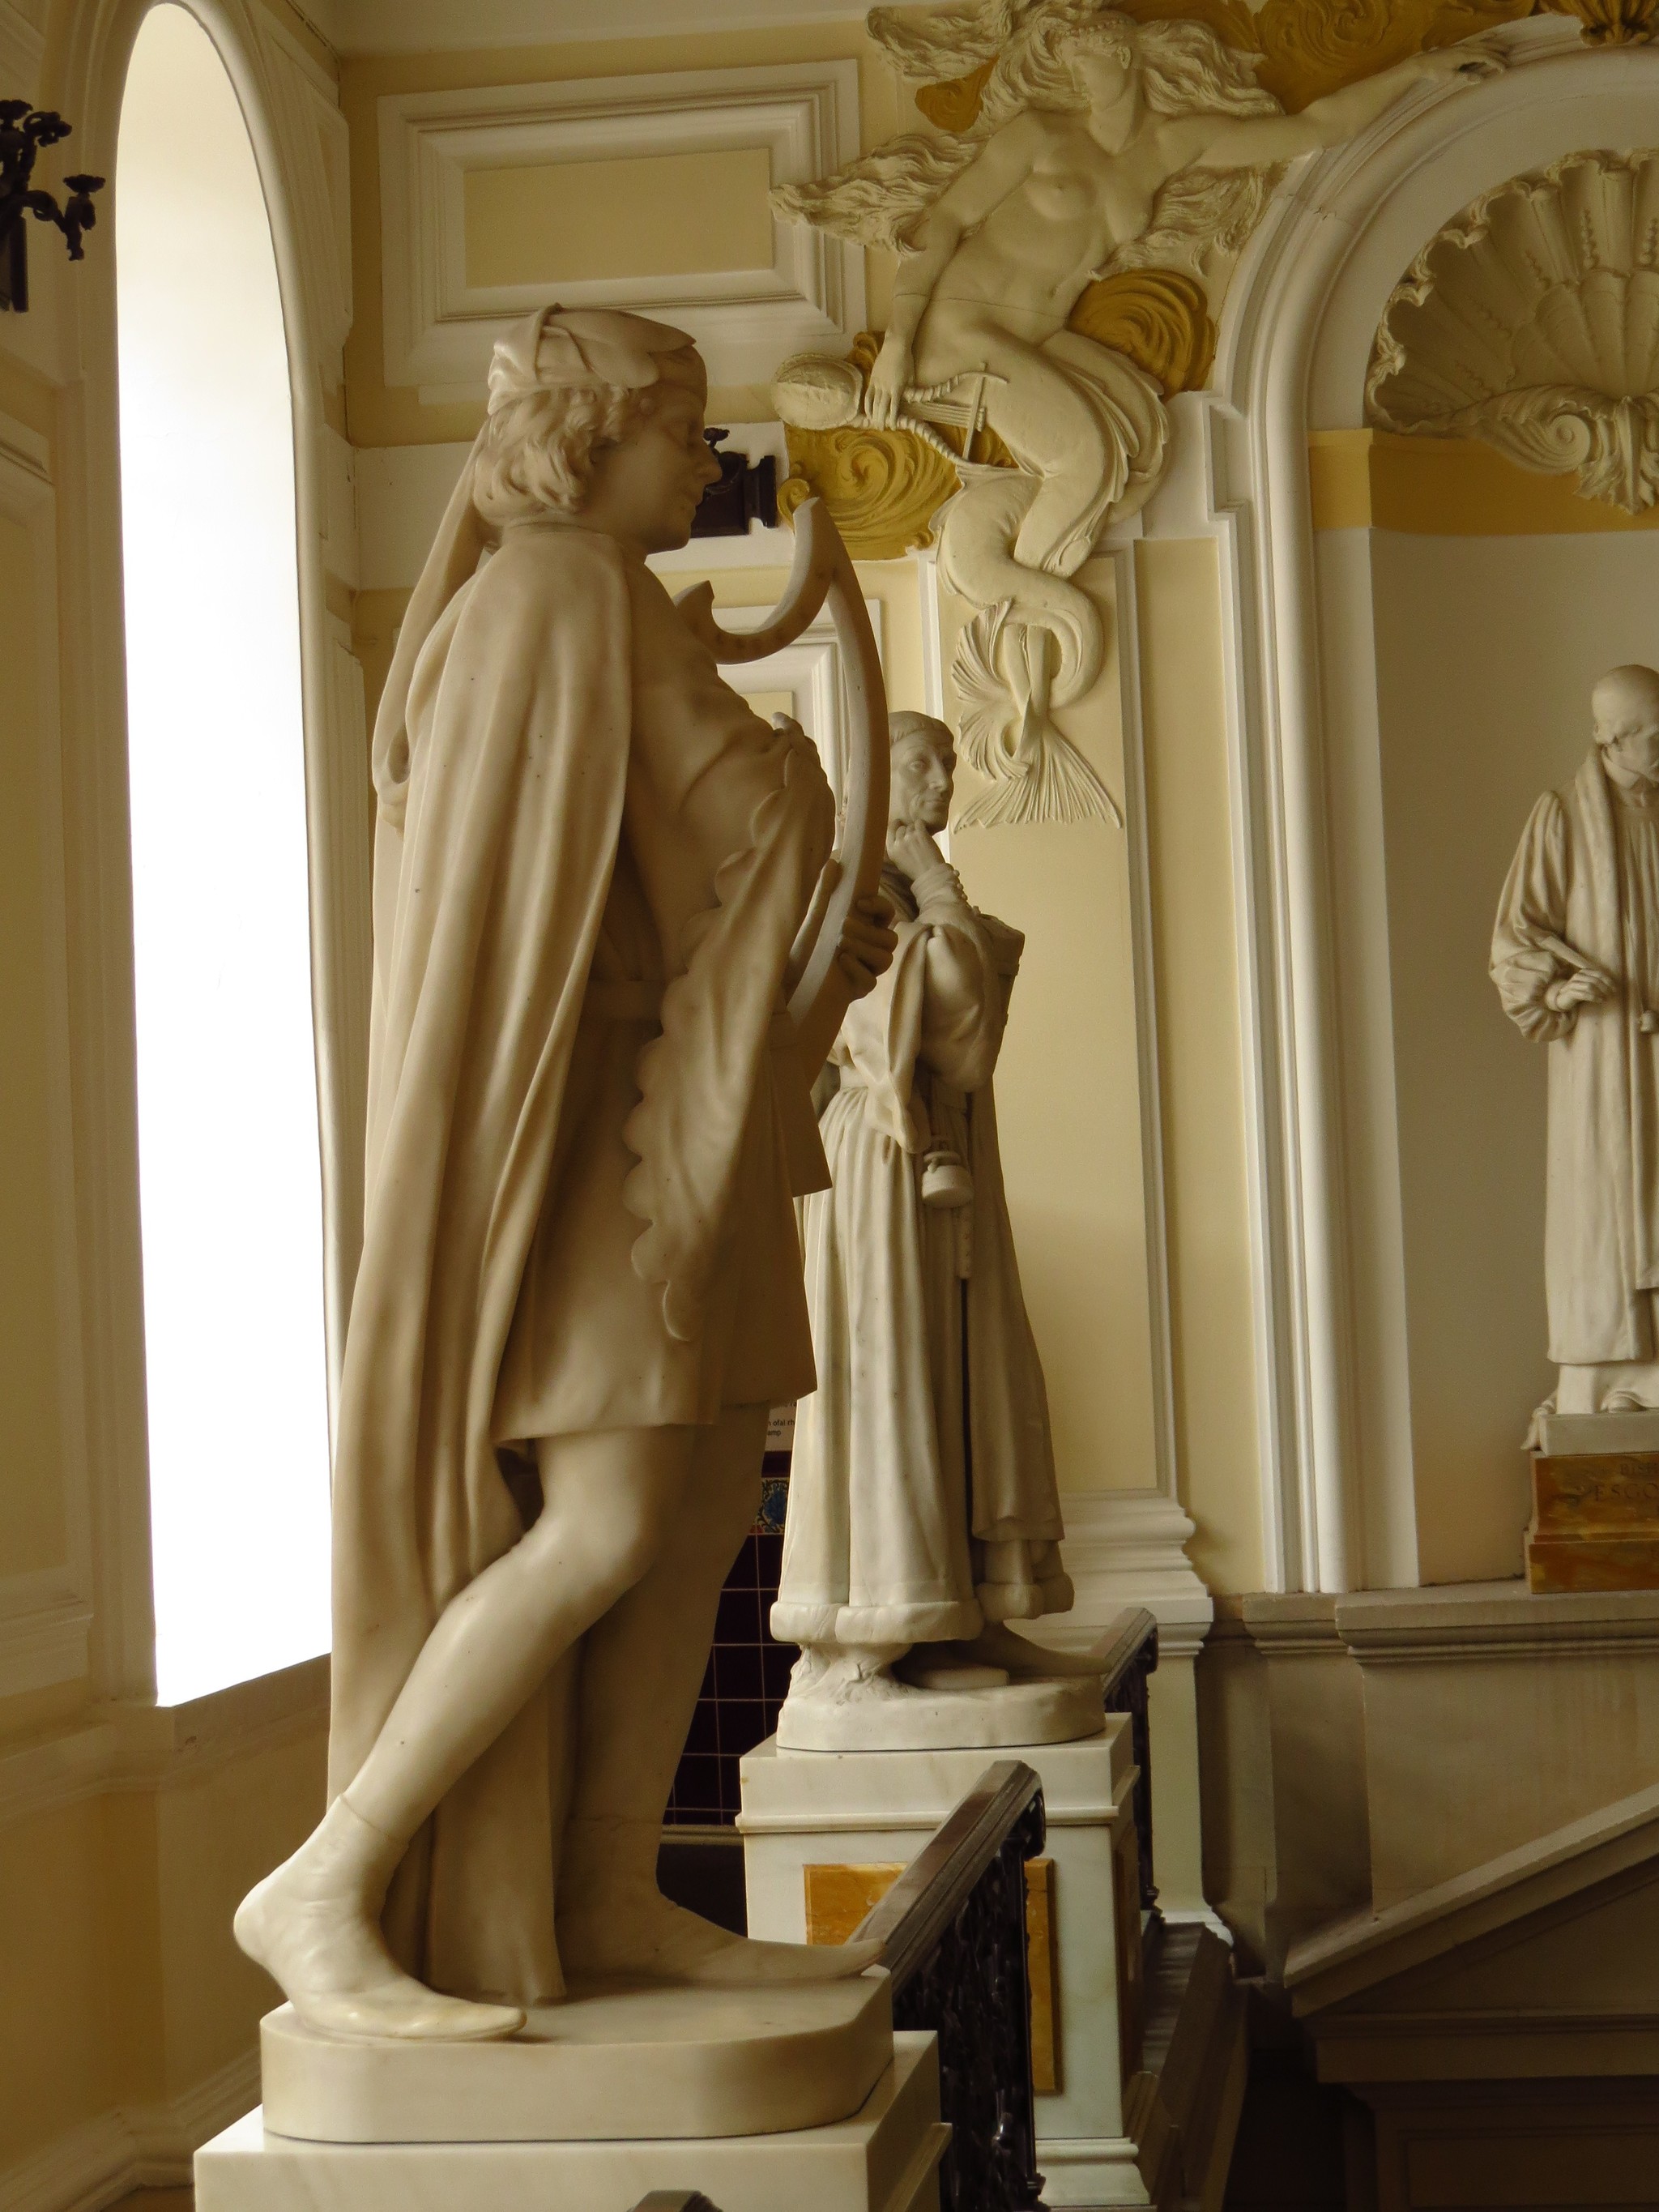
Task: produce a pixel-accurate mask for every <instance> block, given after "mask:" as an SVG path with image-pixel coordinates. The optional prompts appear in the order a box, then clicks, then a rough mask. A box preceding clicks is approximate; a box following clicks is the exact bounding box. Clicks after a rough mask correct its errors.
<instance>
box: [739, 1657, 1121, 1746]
mask: <svg viewBox="0 0 1659 2212" xmlns="http://www.w3.org/2000/svg"><path fill="white" fill-rule="evenodd" d="M1102 1680H1103V1678H1102V1677H1101V1676H1100V1675H1098V1674H1073V1675H1068V1676H1066V1677H1063V1678H1060V1679H1043V1680H1037V1681H1024V1682H1008V1683H1005V1684H1004V1685H1003V1686H1001V1687H1000V1688H999V1689H993V1690H925V1689H912V1688H910V1687H909V1686H907V1685H904V1684H902V1683H895V1682H891V1681H887V1680H884V1681H883V1683H882V1684H881V1686H880V1687H879V1688H878V1690H876V1691H875V1692H873V1693H872V1692H871V1691H870V1690H869V1689H868V1688H867V1687H865V1686H860V1689H859V1690H857V1691H855V1692H853V1693H852V1694H850V1695H848V1694H844V1693H843V1694H840V1695H834V1694H832V1695H827V1696H820V1697H814V1696H813V1695H812V1694H811V1692H808V1693H807V1694H806V1695H805V1697H799V1696H795V1695H793V1694H792V1695H791V1696H789V1697H787V1698H786V1699H784V1702H783V1705H782V1709H781V1711H780V1712H779V1714H778V1733H777V1743H778V1748H779V1750H780V1751H978V1750H984V1751H1004V1750H1014V1749H1017V1748H1018V1747H1019V1746H1020V1745H1021V1744H1033V1743H1073V1742H1075V1741H1078V1739H1079V1737H1083V1736H1091V1735H1099V1734H1100V1731H1101V1729H1103V1727H1104V1726H1105V1725H1106V1716H1105V1713H1104V1711H1103V1710H1102V1702H1101V1700H1102V1688H1101V1685H1102Z"/></svg>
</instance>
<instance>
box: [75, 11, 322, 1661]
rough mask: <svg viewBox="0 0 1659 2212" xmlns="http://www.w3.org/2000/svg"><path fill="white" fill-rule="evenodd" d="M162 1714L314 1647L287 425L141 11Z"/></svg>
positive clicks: (182, 45) (129, 551)
mask: <svg viewBox="0 0 1659 2212" xmlns="http://www.w3.org/2000/svg"><path fill="white" fill-rule="evenodd" d="M115 187H116V193H115V197H116V234H115V244H116V252H117V263H118V291H117V301H118V329H119V343H120V391H121V417H120V427H121V503H122V516H123V531H124V550H125V584H126V644H127V727H128V755H129V773H130V777H131V808H132V878H133V935H134V945H135V958H136V966H137V1023H138V1152H139V1196H140V1203H141V1209H142V1215H143V1266H144V1334H145V1352H146V1374H147V1387H148V1395H149V1480H150V1516H151V1535H152V1542H153V1547H154V1559H155V1638H156V1674H157V1690H158V1694H159V1696H160V1698H161V1702H162V1703H164V1704H177V1703H179V1702H181V1701H183V1700H185V1699H190V1698H193V1697H199V1696H201V1695H203V1694H204V1693H205V1692H208V1691H210V1690H214V1689H218V1688H221V1687H222V1686H224V1685H225V1684H227V1683H229V1682H235V1681H240V1680H246V1678H248V1677H249V1676H252V1675H255V1674H266V1673H269V1672H270V1671H271V1670H273V1669H274V1668H279V1667H286V1666H289V1665H291V1664H292V1663H293V1662H295V1661H296V1660H299V1659H302V1658H305V1657H307V1656H310V1655H311V1654H312V1653H313V1652H317V1651H321V1650H326V1649H327V1646H328V1640H329V1635H328V1471H329V1470H328V1407H327V1379H326V1378H327V1366H326V1355H325V1343H324V1333H323V1249H322V1246H323V1218H322V1184H321V1170H320V1164H319V1135H318V1105H317V1077H316V1057H315V1041H314V1036H313V1026H312V1006H311V925H310V916H309V904H308V896H307V845H306V797H305V752H304V732H303V724H302V717H301V690H300V602H299V577H298V569H297V560H296V550H295V544H296V538H295V489H294V409H293V394H292V391H291V389H290V386H289V363H288V351H287V346H286V342H285V338H284V334H283V306H282V299H281V295H280V293H279V291H278V289H277V279H276V253H275V250H274V247H273V245H272V240H271V232H270V220H269V218H268V216H267V215H266V211H265V204H264V196H263V194H262V192H261V190H260V185H259V178H258V170H257V168H256V167H255V163H254V156H253V148H252V143H251V142H250V139H249V137H248V132H247V126H246V124H245V123H244V121H243V119H242V114H241V110H240V106H239V105H238V103H237V99H236V94H235V92H234V88H233V87H232V85H231V82H230V79H229V77H228V75H227V74H226V71H225V68H224V65H223V64H222V62H221V60H220V58H219V56H218V54H217V52H216V50H215V48H214V46H213V44H212V42H211V40H210V39H209V37H208V36H207V33H205V32H204V30H203V29H202V27H201V26H200V25H199V24H198V23H197V21H196V19H195V18H194V17H193V16H192V15H190V14H188V13H187V12H186V11H185V9H183V8H180V7H173V6H162V7H158V8H155V9H154V10H153V11H152V12H151V13H150V14H149V15H147V16H146V17H145V19H144V21H143V26H142V27H141V28H140V30H139V33H138V38H137V45H136V46H135V47H134V50H133V55H132V64H131V72H130V74H129V76H128V79H127V87H126V94H125V104H124V106H123V107H122V111H121V130H120V141H119V148H118V155H117V162H116V177H115Z"/></svg>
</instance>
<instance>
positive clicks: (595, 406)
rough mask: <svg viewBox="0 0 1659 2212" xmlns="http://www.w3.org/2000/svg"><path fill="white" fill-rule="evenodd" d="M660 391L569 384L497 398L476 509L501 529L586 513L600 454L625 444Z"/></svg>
mask: <svg viewBox="0 0 1659 2212" xmlns="http://www.w3.org/2000/svg"><path fill="white" fill-rule="evenodd" d="M658 390H659V387H657V386H645V387H644V388H642V389H641V390H637V391H630V390H628V389H626V388H625V387H624V386H621V385H617V384H593V385H585V384H578V385H569V384H565V385H556V386H552V387H551V388H549V387H548V386H537V387H536V389H534V390H533V391H530V392H522V391H520V392H494V393H492V394H491V397H490V403H489V419H488V421H487V422H486V423H485V425H484V439H483V450H482V451H481V453H479V455H478V459H477V468H476V470H475V471H474V475H473V480H472V503H473V505H474V506H475V507H477V510H478V512H479V513H480V514H482V515H483V518H484V520H486V521H487V522H493V523H495V524H496V525H497V526H500V525H501V524H503V523H507V522H524V521H527V520H530V519H531V518H532V516H535V515H538V514H545V513H548V512H549V511H551V512H552V513H555V514H563V515H574V514H580V513H581V510H582V507H583V506H584V505H585V504H586V498H587V488H588V484H589V482H590V480H591V479H592V473H593V456H594V453H595V452H596V451H597V450H598V448H599V447H601V446H615V445H619V444H620V443H621V442H622V441H623V439H624V438H626V437H627V436H628V435H629V434H630V432H632V431H633V430H634V429H635V428H637V427H638V425H639V424H640V423H641V422H643V421H644V420H645V419H646V417H647V416H649V415H651V414H652V413H653V412H654V410H655V408H656V403H657V392H658Z"/></svg>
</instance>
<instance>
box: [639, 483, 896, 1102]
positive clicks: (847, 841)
mask: <svg viewBox="0 0 1659 2212" xmlns="http://www.w3.org/2000/svg"><path fill="white" fill-rule="evenodd" d="M826 600H827V601H828V603H829V613H830V617H831V619H832V620H833V622H834V623H835V625H836V636H837V638H838V639H839V640H840V641H841V649H842V680H843V682H844V683H845V684H846V687H847V699H848V708H849V714H848V738H849V742H848V748H847V760H846V763H845V777H846V788H845V789H844V790H843V791H842V792H841V793H839V794H838V796H839V797H840V799H841V803H842V816H841V830H840V837H839V842H838V843H837V845H836V853H835V861H836V864H837V865H838V867H839V874H838V875H836V876H835V877H834V878H833V880H832V882H831V885H830V889H829V897H828V899H827V900H825V899H819V900H815V901H814V902H813V910H812V914H811V915H810V916H809V917H808V922H807V926H806V929H805V931H804V932H803V935H804V937H805V938H806V939H807V942H806V943H805V944H802V943H800V942H799V941H798V943H797V945H796V948H795V951H796V965H797V969H798V971H799V981H798V982H797V983H796V985H795V988H794V991H793V994H792V995H791V997H790V1000H789V1012H790V1017H791V1018H792V1019H793V1022H794V1024H795V1027H796V1029H797V1030H799V1033H800V1038H801V1048H802V1054H803V1056H804V1057H805V1059H806V1060H808V1062H809V1064H811V1065H813V1066H817V1065H818V1064H819V1063H821V1062H822V1061H823V1059H824V1058H825V1056H826V1055H827V1054H828V1053H829V1048H830V1046H831V1045H832V1044H833V1043H834V1042H835V1039H836V1031H837V1030H839V1029H840V1027H841V1023H842V1015H843V1014H845V1012H847V1009H848V1005H849V1004H850V1003H851V1000H852V994H851V992H850V991H849V990H848V986H847V982H846V980H845V978H844V977H843V976H842V972H841V969H840V967H839V965H838V964H837V963H836V948H837V947H838V945H840V943H841V933H842V924H843V923H844V922H845V921H846V920H847V916H848V913H849V912H850V911H851V908H852V905H853V902H854V899H858V898H862V897H866V896H868V895H869V894H870V893H871V892H872V891H875V890H878V889H879V888H880V885H881V871H882V863H883V861H884V860H885V858H886V854H887V765H888V754H887V691H886V687H885V685H884V683H883V681H882V674H881V661H880V658H879V656H878V653H877V652H876V641H875V636H874V634H873V632H872V629H871V628H870V617H869V614H868V612H867V611H866V607H865V604H864V594H863V592H861V591H860V589H859V582H858V578H857V577H856V576H855V575H854V573H853V563H852V560H851V557H850V556H849V555H848V550H847V548H846V546H845V545H844V544H842V536H841V532H839V531H838V530H837V529H836V526H835V524H834V522H833V521H832V520H830V517H829V512H828V510H827V509H826V507H824V505H823V501H822V500H817V499H809V500H806V501H804V502H803V504H802V505H801V506H800V507H799V508H798V509H797V511H796V514H795V562H794V566H793V568H792V569H791V570H790V572H789V581H788V584H787V586H786V587H785V590H784V594H783V597H782V598H781V599H780V600H779V602H778V604H777V605H776V607H775V609H774V610H773V611H772V615H771V618H770V620H769V621H768V622H767V623H764V624H763V626H762V627H761V628H760V629H757V630H745V631H744V633H743V634H742V635H735V634H734V633H733V632H732V631H730V630H725V629H721V628H720V624H719V623H717V622H716V621H715V619H714V588H713V586H711V585H709V584H707V583H702V584H694V585H693V586H691V588H690V591H687V592H681V593H680V595H679V597H678V599H677V600H676V602H675V604H676V605H678V608H679V611H680V613H681V614H682V616H683V617H684V619H685V621H686V623H688V624H689V626H690V629H692V630H693V631H694V632H695V633H696V635H697V636H698V637H699V638H701V639H702V642H703V643H704V644H705V645H706V646H707V647H708V649H709V650H710V652H711V653H713V654H714V658H715V659H716V660H719V661H724V662H730V661H742V660H763V659H765V657H766V655H767V654H768V653H778V652H781V650H782V648H783V647H785V646H786V645H793V643H794V641H795V640H796V639H797V638H798V637H799V635H800V634H801V632H802V631H803V630H804V629H805V628H806V626H807V624H808V623H810V622H811V620H812V619H813V617H814V616H815V615H816V614H817V611H818V609H819V608H820V607H821V606H823V605H824V603H825V602H826ZM814 932H815V933H814ZM803 960H804V964H802V963H803Z"/></svg>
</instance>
